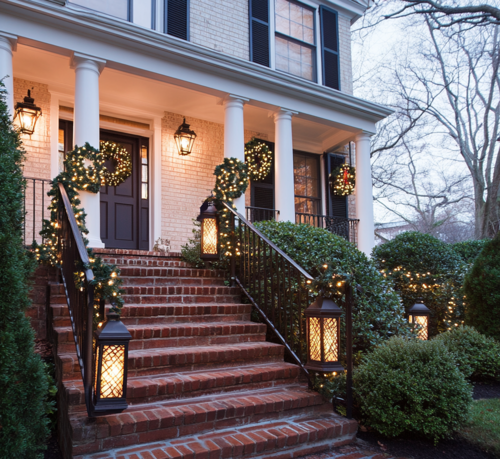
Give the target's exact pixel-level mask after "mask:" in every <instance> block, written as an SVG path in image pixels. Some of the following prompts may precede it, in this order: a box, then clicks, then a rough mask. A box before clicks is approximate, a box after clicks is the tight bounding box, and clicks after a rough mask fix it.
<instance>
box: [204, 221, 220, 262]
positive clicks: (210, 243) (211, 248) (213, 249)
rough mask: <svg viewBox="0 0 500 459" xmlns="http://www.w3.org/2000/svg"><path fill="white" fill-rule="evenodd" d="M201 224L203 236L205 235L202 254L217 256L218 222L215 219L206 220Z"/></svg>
mask: <svg viewBox="0 0 500 459" xmlns="http://www.w3.org/2000/svg"><path fill="white" fill-rule="evenodd" d="M201 224H202V229H201V234H203V247H202V253H203V254H205V255H217V253H218V252H217V220H216V219H215V218H204V219H203V220H202V223H201Z"/></svg>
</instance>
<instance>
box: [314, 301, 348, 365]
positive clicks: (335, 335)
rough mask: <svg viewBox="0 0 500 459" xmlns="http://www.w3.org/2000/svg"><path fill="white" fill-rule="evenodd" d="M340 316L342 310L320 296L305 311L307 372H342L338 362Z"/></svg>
mask: <svg viewBox="0 0 500 459" xmlns="http://www.w3.org/2000/svg"><path fill="white" fill-rule="evenodd" d="M341 315H342V309H340V308H339V307H338V306H337V304H336V303H335V302H334V301H333V300H331V299H329V298H323V297H322V296H319V297H318V298H316V301H314V303H312V304H311V305H310V306H309V307H308V308H307V309H306V310H305V316H306V321H307V325H306V326H307V348H308V354H307V364H306V368H307V369H308V370H312V371H321V372H333V371H344V368H343V367H342V365H341V364H340V362H339V354H340V316H341Z"/></svg>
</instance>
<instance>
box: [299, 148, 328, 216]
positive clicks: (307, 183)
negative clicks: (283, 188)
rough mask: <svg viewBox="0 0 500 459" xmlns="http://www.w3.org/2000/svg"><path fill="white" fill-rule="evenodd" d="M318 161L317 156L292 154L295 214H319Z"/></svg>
mask: <svg viewBox="0 0 500 459" xmlns="http://www.w3.org/2000/svg"><path fill="white" fill-rule="evenodd" d="M318 159H319V157H318V156H317V155H312V154H308V153H302V152H294V153H293V174H294V181H295V212H298V213H305V214H321V212H320V206H321V199H320V192H319V183H320V180H319V174H320V172H319V161H318Z"/></svg>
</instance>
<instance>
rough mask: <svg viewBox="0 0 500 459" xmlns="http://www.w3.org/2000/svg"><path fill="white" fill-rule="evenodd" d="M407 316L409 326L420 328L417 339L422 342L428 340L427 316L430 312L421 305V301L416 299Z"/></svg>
mask: <svg viewBox="0 0 500 459" xmlns="http://www.w3.org/2000/svg"><path fill="white" fill-rule="evenodd" d="M408 314H409V317H408V320H409V322H410V323H411V324H417V325H420V326H421V328H420V330H419V332H418V337H419V338H420V339H423V340H426V339H429V316H430V314H431V311H430V309H429V308H428V307H427V306H426V305H425V304H424V303H423V300H422V299H418V300H417V302H416V303H415V304H414V305H413V306H412V307H411V308H410V310H409V311H408Z"/></svg>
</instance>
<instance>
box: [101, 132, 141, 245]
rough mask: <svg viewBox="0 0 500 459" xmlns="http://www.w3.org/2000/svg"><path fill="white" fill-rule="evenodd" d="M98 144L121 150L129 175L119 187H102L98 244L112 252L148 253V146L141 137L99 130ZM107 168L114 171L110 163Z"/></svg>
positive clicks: (107, 163)
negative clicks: (128, 158)
mask: <svg viewBox="0 0 500 459" xmlns="http://www.w3.org/2000/svg"><path fill="white" fill-rule="evenodd" d="M101 140H107V141H109V142H114V143H116V144H119V145H120V146H122V147H124V148H125V149H126V150H127V151H128V152H129V153H130V156H131V157H132V175H131V176H130V177H128V178H127V179H126V180H125V181H124V182H122V183H121V184H120V185H118V186H107V185H106V186H103V187H101V240H102V242H104V244H105V246H106V248H111V249H136V250H137V249H140V250H148V249H149V184H148V182H149V179H148V176H149V171H148V156H149V155H148V150H149V142H148V139H146V138H144V137H138V136H131V135H125V134H121V133H117V132H111V131H103V130H101ZM105 165H106V167H107V168H108V169H109V170H114V165H113V164H112V162H111V161H106V163H105Z"/></svg>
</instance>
